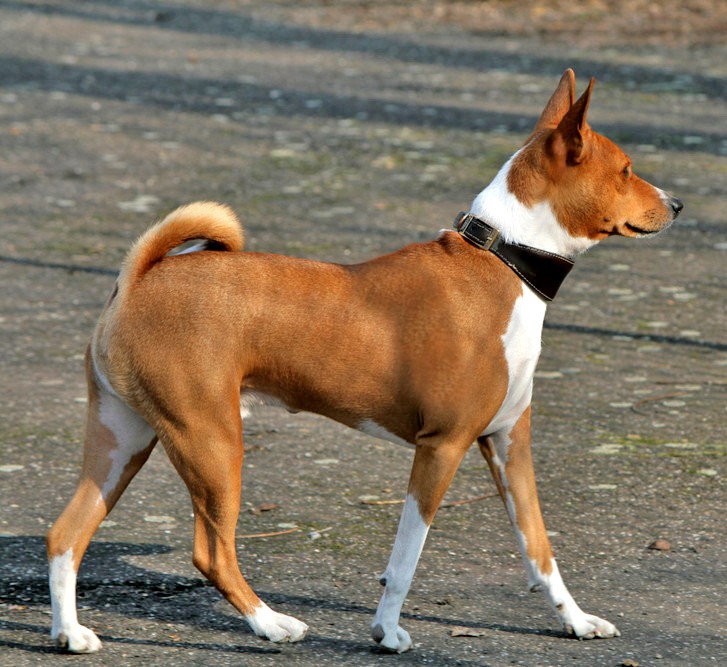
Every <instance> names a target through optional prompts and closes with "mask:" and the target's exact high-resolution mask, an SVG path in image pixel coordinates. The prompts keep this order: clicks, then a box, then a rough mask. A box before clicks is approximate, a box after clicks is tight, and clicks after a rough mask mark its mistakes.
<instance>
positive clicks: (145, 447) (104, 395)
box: [46, 354, 156, 653]
mask: <svg viewBox="0 0 727 667" xmlns="http://www.w3.org/2000/svg"><path fill="white" fill-rule="evenodd" d="M91 366H92V361H91V360H90V358H89V355H88V354H87V361H86V374H87V379H88V386H89V397H88V409H87V416H86V434H85V444H84V452H83V464H82V468H81V475H80V478H79V480H78V485H77V487H76V491H75V493H74V495H73V497H72V499H71V500H70V502H69V503H68V505H67V506H66V508H65V509H64V510H63V512H62V514H61V515H60V516H59V517H58V519H57V520H56V522H55V523H54V524H53V527H52V528H51V529H50V531H49V532H48V536H47V539H46V544H47V552H48V563H49V584H50V595H51V607H52V610H53V628H52V630H51V636H52V637H53V638H54V639H55V640H56V643H57V644H58V645H59V646H61V647H63V648H66V649H67V650H69V651H71V652H73V653H93V652H95V651H98V649H99V648H101V642H100V641H99V639H98V637H96V635H95V634H94V633H93V632H92V631H91V630H89V629H88V628H86V627H84V626H82V625H80V624H79V622H78V615H77V612H76V574H77V572H78V567H79V565H80V563H81V559H82V558H83V554H84V553H85V551H86V548H87V547H88V544H89V542H90V541H91V537H92V536H93V534H94V532H95V531H96V529H97V528H98V526H99V524H100V523H101V521H103V519H104V517H105V516H106V515H107V514H108V513H109V512H110V511H111V509H112V508H113V506H114V505H115V503H116V501H117V500H118V499H119V497H120V496H121V494H122V493H123V491H124V489H125V488H126V486H127V485H128V483H129V482H130V481H131V479H132V478H133V477H134V475H135V474H136V473H137V472H138V470H139V469H140V468H141V466H142V465H143V464H144V463H145V461H146V460H147V458H148V457H149V454H150V453H151V451H152V449H153V448H154V445H155V444H156V436H155V434H154V432H153V431H152V430H151V428H150V427H149V426H148V425H147V423H146V422H145V421H144V420H143V419H142V418H141V417H139V416H138V415H137V414H136V413H135V412H133V411H132V410H131V409H130V408H129V407H127V406H126V405H125V404H124V403H123V402H122V401H121V400H120V399H118V398H117V397H115V396H113V395H112V394H110V393H108V392H107V391H106V390H104V389H100V388H99V387H98V386H97V384H96V378H95V376H94V373H93V370H92V367H91Z"/></svg>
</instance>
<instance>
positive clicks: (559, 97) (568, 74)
mask: <svg viewBox="0 0 727 667" xmlns="http://www.w3.org/2000/svg"><path fill="white" fill-rule="evenodd" d="M575 99H576V75H575V73H574V72H573V70H572V69H567V70H566V71H565V72H563V76H562V77H560V83H559V84H558V87H557V88H556V89H555V92H554V93H553V95H552V97H551V98H550V100H548V103H547V104H546V105H545V109H543V113H542V114H541V115H540V119H539V120H538V122H537V124H536V125H535V132H537V131H539V130H544V129H546V128H554V127H558V124H559V123H560V121H561V120H563V117H564V116H565V115H566V114H567V113H568V111H569V110H570V108H571V107H572V106H573V102H574V101H575Z"/></svg>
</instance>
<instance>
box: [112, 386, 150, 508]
mask: <svg viewBox="0 0 727 667" xmlns="http://www.w3.org/2000/svg"><path fill="white" fill-rule="evenodd" d="M99 401H100V405H99V420H100V421H101V423H102V424H103V425H104V426H105V427H106V428H107V429H109V431H111V433H113V435H114V438H115V439H116V447H115V449H113V450H112V451H111V453H110V454H109V458H110V459H111V469H110V470H109V473H108V475H107V476H106V481H105V482H104V485H103V487H102V488H101V496H102V497H103V499H104V500H106V499H107V498H108V496H109V494H110V493H111V492H112V491H113V490H114V489H115V488H116V485H117V484H118V483H119V480H120V479H121V475H122V474H123V472H124V469H125V468H126V466H127V465H128V463H129V461H130V460H131V458H132V457H133V456H134V455H136V454H138V453H139V452H141V451H143V450H144V449H145V448H146V447H147V446H148V445H149V443H150V442H151V439H152V438H153V437H154V431H152V429H151V428H150V426H149V425H148V424H147V423H146V422H145V421H144V420H143V419H142V418H141V417H140V416H139V415H138V414H136V412H134V411H133V410H132V409H131V408H129V407H128V406H127V405H126V404H125V403H123V402H122V401H121V400H120V399H118V398H116V397H115V396H112V395H111V394H107V393H105V392H102V394H101V396H100V398H99Z"/></svg>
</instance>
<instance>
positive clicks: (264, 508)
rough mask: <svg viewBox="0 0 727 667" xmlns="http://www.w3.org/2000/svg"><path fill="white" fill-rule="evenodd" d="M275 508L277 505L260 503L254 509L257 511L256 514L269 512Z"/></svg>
mask: <svg viewBox="0 0 727 667" xmlns="http://www.w3.org/2000/svg"><path fill="white" fill-rule="evenodd" d="M277 508H278V504H277V503H260V504H259V505H258V506H257V507H256V508H255V509H257V511H258V512H269V511H270V510H274V509H277Z"/></svg>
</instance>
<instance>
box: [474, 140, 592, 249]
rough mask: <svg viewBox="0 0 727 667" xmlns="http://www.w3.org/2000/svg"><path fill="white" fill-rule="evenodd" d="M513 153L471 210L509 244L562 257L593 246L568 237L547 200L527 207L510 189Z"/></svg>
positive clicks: (578, 238)
mask: <svg viewBox="0 0 727 667" xmlns="http://www.w3.org/2000/svg"><path fill="white" fill-rule="evenodd" d="M516 156H517V153H516V154H515V155H513V157H512V158H510V160H508V161H507V162H506V163H505V165H504V166H503V167H502V169H500V171H499V172H498V174H497V176H495V178H494V179H493V181H492V182H491V183H490V184H489V185H488V186H487V187H486V188H485V189H484V190H483V191H482V192H480V194H479V195H477V197H476V198H475V200H474V201H473V202H472V206H471V208H470V211H471V212H472V213H473V214H474V215H476V216H477V217H480V218H482V219H483V220H486V221H487V222H488V223H489V224H491V225H492V226H493V227H496V228H497V229H498V230H499V231H500V234H501V236H502V238H503V239H504V240H505V241H508V242H509V243H519V244H521V245H528V246H531V247H533V248H538V249H540V250H546V251H548V252H552V253H555V254H557V255H563V256H565V257H575V256H576V255H579V254H581V253H582V252H585V251H586V250H588V248H590V247H591V246H593V245H594V244H595V243H596V241H595V240H593V239H589V238H583V237H575V236H571V235H570V234H569V233H568V231H567V230H566V229H565V228H564V227H563V226H562V225H561V224H560V223H559V222H558V220H557V218H556V217H555V215H554V213H553V210H552V209H551V207H550V204H549V203H548V202H547V201H543V202H539V203H537V204H535V205H534V206H532V207H528V206H525V204H523V203H522V202H521V201H520V200H519V199H518V197H517V195H516V194H515V193H513V192H511V191H510V188H509V187H508V174H509V172H510V167H511V165H512V162H513V160H514V159H515V157H516Z"/></svg>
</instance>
